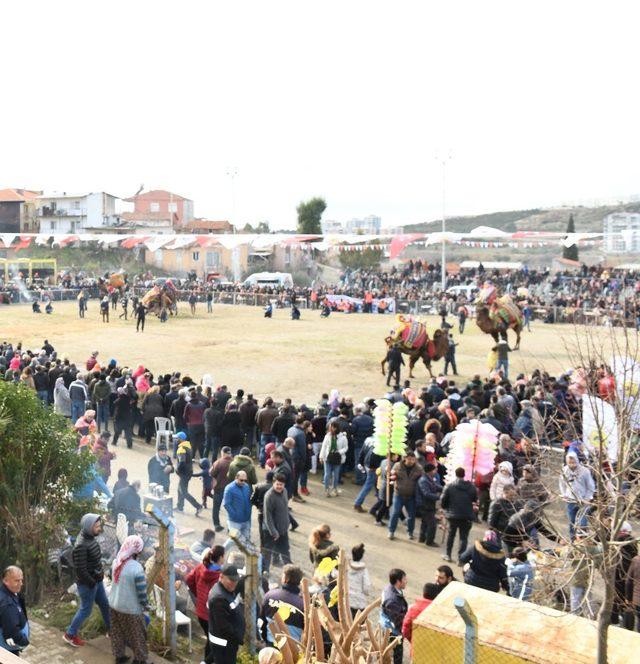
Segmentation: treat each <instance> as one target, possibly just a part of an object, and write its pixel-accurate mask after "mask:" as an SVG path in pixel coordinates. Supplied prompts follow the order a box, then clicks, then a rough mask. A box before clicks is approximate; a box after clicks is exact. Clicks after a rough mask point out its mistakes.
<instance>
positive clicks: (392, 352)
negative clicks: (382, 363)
mask: <svg viewBox="0 0 640 664" xmlns="http://www.w3.org/2000/svg"><path fill="white" fill-rule="evenodd" d="M386 359H387V367H388V371H387V386H388V385H390V381H391V377H392V376H394V375H395V382H394V385H400V367H401V366H402V365H403V364H404V358H403V357H402V352H401V351H400V348H399V347H398V344H391V345H390V346H389V350H388V351H387V358H386Z"/></svg>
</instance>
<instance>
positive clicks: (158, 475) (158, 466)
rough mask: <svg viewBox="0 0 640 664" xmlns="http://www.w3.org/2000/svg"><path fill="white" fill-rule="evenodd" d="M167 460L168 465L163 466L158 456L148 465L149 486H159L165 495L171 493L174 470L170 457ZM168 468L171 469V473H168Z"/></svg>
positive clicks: (153, 457) (150, 460)
mask: <svg viewBox="0 0 640 664" xmlns="http://www.w3.org/2000/svg"><path fill="white" fill-rule="evenodd" d="M165 459H166V463H164V464H163V463H161V462H160V460H159V459H158V457H157V456H155V455H154V456H152V457H151V458H150V459H149V463H148V464H147V473H148V474H149V484H159V485H160V486H161V487H162V488H163V489H164V492H165V493H169V480H170V478H171V473H173V472H174V468H173V464H172V463H171V459H170V458H169V457H168V456H167V457H165ZM166 468H171V473H166V472H165V469H166Z"/></svg>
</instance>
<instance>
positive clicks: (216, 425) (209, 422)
mask: <svg viewBox="0 0 640 664" xmlns="http://www.w3.org/2000/svg"><path fill="white" fill-rule="evenodd" d="M223 419H224V413H223V412H222V411H221V410H220V409H219V408H216V407H214V406H211V407H210V408H207V409H206V410H205V411H204V417H203V422H204V433H205V435H206V436H219V435H220V431H221V429H222V420H223Z"/></svg>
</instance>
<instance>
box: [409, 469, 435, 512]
mask: <svg viewBox="0 0 640 664" xmlns="http://www.w3.org/2000/svg"><path fill="white" fill-rule="evenodd" d="M441 494H442V487H441V486H440V485H439V484H438V483H437V482H436V481H435V479H434V478H433V477H430V476H429V475H427V474H426V473H424V474H423V475H422V477H420V479H419V480H418V483H417V484H416V493H415V498H416V507H418V508H420V509H421V510H422V511H423V512H432V511H434V510H435V509H436V503H437V502H438V500H439V499H440V495H441Z"/></svg>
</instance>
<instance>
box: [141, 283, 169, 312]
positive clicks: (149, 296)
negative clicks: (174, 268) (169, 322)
mask: <svg viewBox="0 0 640 664" xmlns="http://www.w3.org/2000/svg"><path fill="white" fill-rule="evenodd" d="M140 302H141V303H142V305H143V306H144V307H145V308H146V309H147V311H148V312H149V313H155V314H156V316H159V315H160V313H161V312H162V310H163V309H166V310H167V311H168V312H169V314H170V315H172V316H173V315H176V316H177V315H178V292H177V290H176V287H175V286H174V285H173V282H172V281H171V280H170V279H167V280H166V282H165V283H164V284H162V285H160V284H156V285H155V286H154V287H153V288H151V290H149V291H147V292H146V293H145V294H144V296H143V297H142V300H140Z"/></svg>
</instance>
